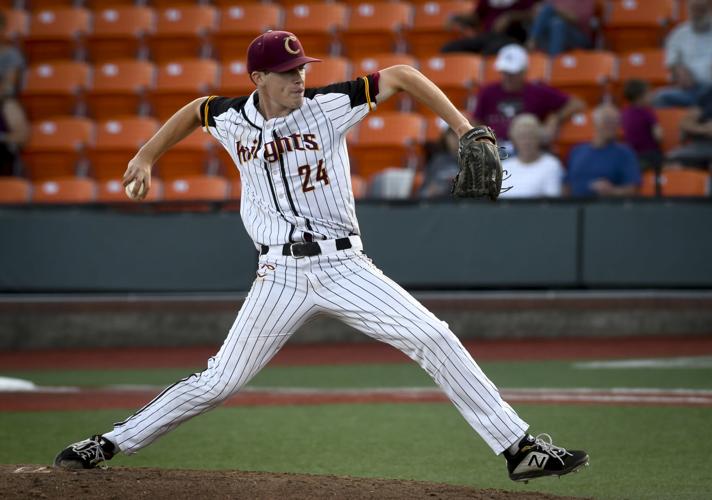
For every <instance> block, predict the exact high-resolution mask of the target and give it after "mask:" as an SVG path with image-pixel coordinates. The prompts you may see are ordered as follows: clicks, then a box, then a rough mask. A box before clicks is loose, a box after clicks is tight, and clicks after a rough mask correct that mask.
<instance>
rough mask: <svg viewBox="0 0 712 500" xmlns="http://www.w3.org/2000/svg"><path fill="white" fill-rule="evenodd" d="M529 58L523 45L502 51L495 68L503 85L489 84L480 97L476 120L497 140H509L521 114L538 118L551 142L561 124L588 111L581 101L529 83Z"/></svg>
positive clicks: (478, 97)
mask: <svg viewBox="0 0 712 500" xmlns="http://www.w3.org/2000/svg"><path fill="white" fill-rule="evenodd" d="M528 64H529V57H528V55H527V52H526V50H524V48H523V47H521V46H520V45H515V44H512V45H507V46H505V47H502V49H500V51H499V53H498V54H497V59H496V60H495V68H496V69H497V71H499V73H500V74H501V75H502V80H501V81H499V82H495V83H491V84H489V85H485V86H484V87H482V88H481V89H480V92H479V94H478V95H477V105H476V108H475V113H474V119H475V121H476V122H477V123H481V124H485V125H488V126H490V127H492V129H494V131H495V133H496V134H497V139H498V140H501V141H506V140H507V139H508V135H507V133H508V130H509V124H510V122H511V121H512V119H513V118H514V117H515V116H517V115H519V114H521V113H531V114H533V115H535V116H536V117H537V118H538V119H539V121H541V122H542V123H543V124H544V126H543V130H542V132H543V134H542V136H543V140H544V142H545V143H550V142H551V141H553V140H554V138H555V137H556V135H557V133H558V130H559V126H560V124H561V123H562V122H563V121H564V120H567V119H568V118H569V117H570V116H572V115H573V114H575V113H578V112H579V111H582V110H583V109H584V108H585V105H584V103H583V101H581V100H580V99H578V98H576V97H573V96H569V95H567V94H564V93H563V92H561V91H559V90H557V89H555V88H553V87H550V86H548V85H544V84H541V83H532V82H528V81H527V80H526V72H527V66H528Z"/></svg>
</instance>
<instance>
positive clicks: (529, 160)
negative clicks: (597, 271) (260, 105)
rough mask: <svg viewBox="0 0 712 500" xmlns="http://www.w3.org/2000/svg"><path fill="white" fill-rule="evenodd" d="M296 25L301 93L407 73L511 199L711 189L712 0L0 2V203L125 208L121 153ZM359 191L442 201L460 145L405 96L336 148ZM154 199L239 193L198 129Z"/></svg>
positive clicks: (170, 163)
mask: <svg viewBox="0 0 712 500" xmlns="http://www.w3.org/2000/svg"><path fill="white" fill-rule="evenodd" d="M266 29H286V30H289V31H293V32H295V33H296V34H297V35H298V36H299V37H300V39H301V40H302V43H303V44H304V46H305V49H306V52H307V53H310V54H311V55H315V56H317V57H322V58H323V62H322V63H317V64H312V65H309V66H308V72H307V86H308V87H314V86H322V85H325V84H328V83H331V82H334V81H343V80H347V79H350V78H353V77H355V76H358V75H361V74H364V73H369V72H372V71H375V70H377V69H378V68H379V67H385V66H389V65H391V64H411V65H413V66H415V67H418V68H419V69H420V70H421V71H422V72H423V73H424V74H426V76H428V77H429V78H430V79H432V80H433V81H434V82H435V83H436V84H437V85H439V86H440V87H441V88H442V89H443V90H444V91H445V93H446V94H447V95H448V96H449V97H450V98H451V100H452V101H453V102H454V103H455V104H456V106H458V107H459V108H460V109H461V110H462V111H463V112H464V113H466V114H467V115H468V116H469V117H470V118H471V120H472V122H473V124H475V123H476V124H486V125H489V126H490V127H492V128H493V129H494V130H495V132H496V134H497V136H498V138H499V141H500V145H501V146H502V155H503V157H504V158H506V159H505V160H504V167H505V169H506V170H507V171H508V174H509V176H510V177H509V179H508V180H507V181H506V182H505V185H509V186H512V189H511V190H509V191H507V192H506V193H504V194H503V197H507V198H554V197H578V198H592V197H604V196H661V195H662V196H709V192H710V169H712V0H478V1H474V2H473V1H472V0H439V1H425V2H423V1H419V0H414V1H412V2H403V1H394V2H363V1H356V0H347V1H344V2H301V1H294V0H284V1H281V2H269V3H266V2H254V3H246V2H235V1H226V0H212V1H207V0H205V1H199V0H196V1H193V2H191V1H188V0H182V1H166V0H152V1H151V0H145V1H141V0H66V1H63V0H54V1H49V0H7V1H0V31H2V32H3V33H4V38H3V41H2V44H1V45H0V91H1V92H2V106H1V108H0V109H1V111H2V113H1V114H0V138H1V141H0V203H9V204H21V203H47V202H49V203H62V202H71V203H96V202H104V203H119V202H125V201H126V200H125V196H124V194H123V187H122V186H121V184H120V179H121V176H122V174H123V171H124V169H125V167H126V164H127V162H128V160H129V159H130V158H131V157H132V156H133V154H134V153H135V151H136V150H137V148H138V147H139V146H140V145H141V144H142V143H143V142H145V141H146V140H147V139H148V138H149V137H150V136H151V135H152V134H153V133H154V132H155V130H157V127H158V126H160V123H161V122H162V121H163V120H165V119H166V118H167V117H168V116H170V115H171V114H172V112H173V111H175V110H177V109H178V108H179V107H180V106H181V105H182V104H184V103H186V102H188V101H190V100H191V99H194V98H196V97H198V96H201V95H210V94H218V95H245V94H247V93H249V92H251V91H252V90H253V86H252V84H251V82H250V80H249V77H248V75H247V74H246V69H245V61H244V57H245V49H246V47H247V45H248V44H249V42H250V40H252V38H254V37H255V36H256V35H258V34H259V33H260V32H263V31H264V30H266ZM349 143H350V146H349V149H350V154H351V165H352V174H353V176H352V183H353V188H354V192H355V194H356V196H357V198H389V199H393V198H395V199H398V198H406V199H418V198H441V197H448V196H449V192H450V186H451V183H452V179H453V177H454V175H455V173H456V172H457V146H458V141H457V137H456V136H455V135H454V134H453V132H452V131H450V130H448V129H447V126H446V125H445V124H444V123H443V122H442V121H441V120H440V119H439V118H437V117H436V116H434V115H433V114H432V113H431V112H430V111H429V110H428V109H426V108H425V107H424V106H423V105H422V104H420V103H417V102H413V101H412V100H410V99H409V98H407V97H403V96H402V97H400V98H394V99H392V100H389V101H387V102H385V103H384V105H383V106H379V107H378V109H377V111H376V112H375V113H372V114H371V115H369V117H367V118H366V119H365V120H364V121H363V122H362V123H361V124H360V125H359V126H358V127H357V128H356V129H355V130H353V131H352V132H351V133H350V136H349ZM155 173H156V182H155V183H154V185H153V190H152V193H151V195H150V196H149V198H148V199H147V200H146V201H147V202H150V203H155V202H161V201H174V200H178V201H180V200H183V201H185V200H209V201H217V202H228V203H233V204H234V205H235V206H236V204H237V200H239V198H240V193H241V185H240V179H239V175H238V173H237V171H236V168H235V167H234V165H233V163H232V161H231V160H230V158H229V157H228V155H227V153H226V152H225V151H223V150H222V148H221V147H220V146H219V145H218V144H217V143H216V142H215V141H212V140H211V138H210V137H209V135H208V134H204V133H202V132H201V131H196V133H195V134H193V135H191V136H190V137H188V138H187V139H186V140H184V141H183V142H182V143H181V144H179V145H178V146H177V147H176V148H175V149H174V151H172V152H171V153H168V154H167V155H165V156H164V157H163V158H162V159H161V160H160V162H159V164H158V165H157V167H156V171H155Z"/></svg>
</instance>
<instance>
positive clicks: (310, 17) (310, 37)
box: [284, 2, 346, 55]
mask: <svg viewBox="0 0 712 500" xmlns="http://www.w3.org/2000/svg"><path fill="white" fill-rule="evenodd" d="M286 14H287V15H286V19H285V21H284V29H285V30H286V31H291V32H292V33H296V34H297V35H298V36H299V41H300V42H302V46H303V47H304V52H306V53H307V54H317V55H320V54H324V55H333V54H335V51H334V48H335V43H336V41H337V34H338V33H339V32H340V31H342V30H343V28H344V25H345V24H346V6H345V5H343V4H340V3H324V2H308V3H307V2H305V3H298V4H296V5H293V6H291V7H289V8H288V9H287V10H286Z"/></svg>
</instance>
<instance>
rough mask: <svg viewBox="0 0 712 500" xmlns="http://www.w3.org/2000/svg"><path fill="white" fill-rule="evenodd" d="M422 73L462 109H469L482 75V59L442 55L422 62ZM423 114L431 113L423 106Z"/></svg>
mask: <svg viewBox="0 0 712 500" xmlns="http://www.w3.org/2000/svg"><path fill="white" fill-rule="evenodd" d="M420 71H422V72H423V74H424V75H425V76H427V77H428V78H429V79H430V80H432V81H433V83H435V85H437V86H438V87H440V89H441V90H442V91H443V92H445V95H447V96H448V97H449V98H450V100H451V101H452V103H453V104H454V105H455V106H456V107H457V108H460V109H468V108H470V107H471V106H469V104H470V102H469V101H470V100H471V98H472V96H473V95H474V92H475V89H476V88H477V83H478V82H479V80H480V74H481V73H482V58H481V57H480V56H478V55H475V54H452V53H451V54H442V55H439V56H434V57H431V58H429V59H425V60H421V63H420ZM418 110H419V111H421V112H428V113H431V111H430V110H429V109H428V108H426V107H425V106H423V105H419V106H418Z"/></svg>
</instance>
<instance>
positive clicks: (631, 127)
mask: <svg viewBox="0 0 712 500" xmlns="http://www.w3.org/2000/svg"><path fill="white" fill-rule="evenodd" d="M623 96H624V97H625V100H626V102H627V105H626V107H625V108H623V113H622V120H621V121H622V126H623V138H624V139H625V142H626V143H627V144H628V145H629V146H630V147H631V148H633V151H635V153H636V154H637V155H638V161H639V162H640V166H641V168H642V169H643V170H645V169H656V170H657V169H659V168H660V166H661V165H662V162H663V153H662V151H661V150H660V141H661V140H662V136H663V131H662V128H661V127H660V124H659V123H658V118H657V117H656V116H655V111H654V110H653V108H651V107H650V105H649V102H650V92H649V87H648V84H647V82H644V81H643V80H636V79H633V80H628V81H627V82H626V83H625V86H624V87H623Z"/></svg>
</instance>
